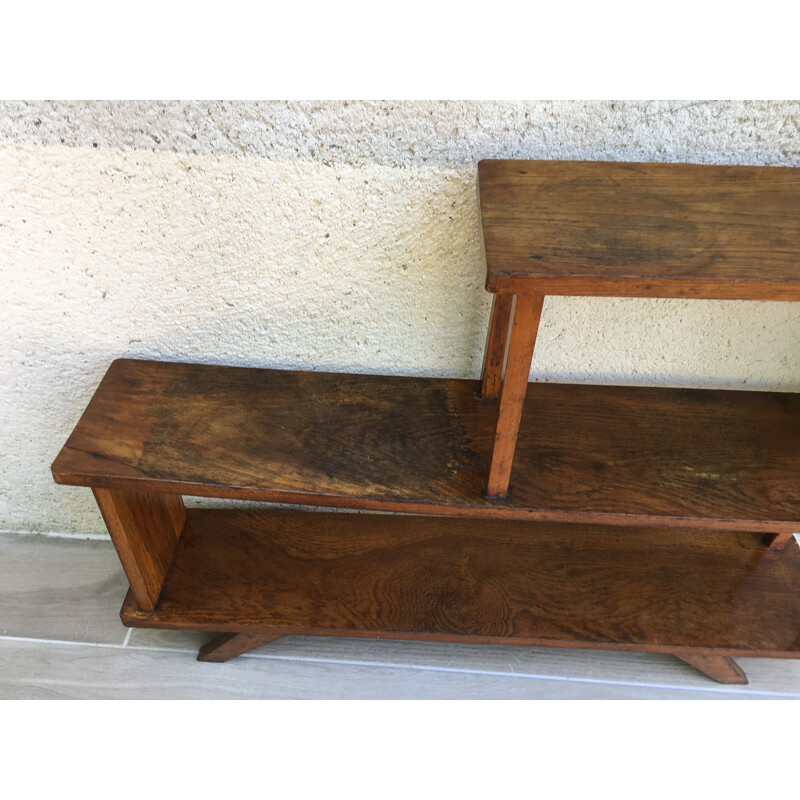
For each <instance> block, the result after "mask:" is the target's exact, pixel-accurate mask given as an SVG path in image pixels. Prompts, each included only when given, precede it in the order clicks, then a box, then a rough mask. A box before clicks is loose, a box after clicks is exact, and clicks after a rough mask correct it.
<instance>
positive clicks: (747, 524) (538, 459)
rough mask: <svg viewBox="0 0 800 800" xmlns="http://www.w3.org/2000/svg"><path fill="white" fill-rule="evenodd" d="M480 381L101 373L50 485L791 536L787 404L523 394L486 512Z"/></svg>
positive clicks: (676, 396)
mask: <svg viewBox="0 0 800 800" xmlns="http://www.w3.org/2000/svg"><path fill="white" fill-rule="evenodd" d="M478 390H479V383H478V382H477V381H465V380H444V379H429V378H404V377H382V376H374V375H373V376H365V375H344V374H330V373H314V372H291V371H280V370H256V369H244V368H238V367H221V366H204V365H195V364H175V363H164V362H154V361H134V360H120V361H116V362H114V364H112V366H111V367H110V369H109V371H108V374H107V375H106V377H105V378H104V379H103V381H102V383H101V385H100V387H99V388H98V390H97V392H96V393H95V396H94V397H93V398H92V401H91V402H90V404H89V407H88V408H87V410H86V412H85V413H84V415H83V417H82V418H81V420H80V422H79V423H78V425H77V427H76V428H75V430H74V432H73V434H72V435H71V436H70V438H69V440H68V442H67V444H66V445H65V447H64V448H63V450H62V452H61V453H60V454H59V456H58V457H57V458H56V460H55V462H54V464H53V474H54V476H55V479H56V481H57V482H59V483H65V484H73V485H79V486H92V487H95V488H117V489H124V490H126V491H153V492H168V493H175V494H180V493H183V494H192V495H198V496H207V497H230V498H239V499H251V500H270V501H277V502H289V503H298V502H299V503H310V504H318V505H335V506H338V507H344V508H362V509H371V510H384V511H407V512H417V513H420V512H424V513H433V514H445V515H451V516H461V515H468V516H473V517H475V516H483V517H502V518H506V519H528V520H534V519H550V520H556V521H571V522H587V523H601V524H620V525H643V524H648V525H659V526H673V527H679V528H707V529H712V528H715V529H718V530H731V529H738V530H752V531H759V532H761V533H767V532H775V533H793V532H796V531H800V522H798V521H800V494H799V493H798V491H797V481H796V479H795V476H796V475H798V474H800V395H798V394H791V393H769V392H741V391H719V390H686V389H654V388H644V387H619V386H589V385H575V384H573V385H569V384H542V383H531V384H529V385H528V387H527V396H526V400H525V409H524V413H523V414H522V418H521V423H520V431H519V439H518V445H517V451H516V456H515V461H514V467H513V472H512V478H511V491H510V493H509V495H508V498H507V499H506V500H505V501H503V502H498V501H493V500H487V499H486V498H484V497H483V492H484V489H485V479H486V471H487V465H488V463H489V454H490V448H491V443H492V438H493V435H494V427H495V419H496V415H497V406H496V405H491V404H486V403H483V402H481V400H480V399H479V397H478Z"/></svg>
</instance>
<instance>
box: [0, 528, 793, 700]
mask: <svg viewBox="0 0 800 800" xmlns="http://www.w3.org/2000/svg"><path fill="white" fill-rule="evenodd" d="M126 590H127V583H126V581H125V576H124V575H123V573H122V570H121V568H120V566H119V561H118V560H117V556H116V553H115V552H114V549H113V547H112V545H111V543H110V542H105V541H88V540H80V539H59V538H53V537H45V536H20V535H16V534H0V698H1V699H12V698H19V699H33V698H52V699H55V698H86V699H114V698H119V699H126V698H134V699H180V698H191V699H204V698H208V699H212V698H228V699H234V698H252V699H273V698H274V699H304V698H309V699H335V698H341V699H361V698H365V699H394V698H396V699H412V698H416V699H450V698H453V699H482V698H486V699H637V700H639V699H642V700H644V699H666V700H670V699H674V700H678V699H695V700H701V699H702V700H715V699H717V700H720V699H737V698H738V699H762V700H763V699H769V698H776V699H781V698H783V699H796V698H800V661H794V660H791V661H789V660H773V659H753V658H750V659H746V658H743V659H739V663H740V664H741V666H742V667H743V668H744V670H745V672H746V673H747V675H748V678H749V679H750V683H749V685H747V686H720V685H719V684H716V683H714V682H713V681H711V680H709V679H708V678H706V677H705V676H703V675H701V674H700V673H698V672H696V671H695V670H694V669H692V668H691V667H689V666H688V665H686V664H683V663H682V662H680V661H678V660H677V659H675V658H673V657H671V656H666V655H657V654H644V653H615V652H602V651H590V650H559V649H553V648H538V647H502V646H488V645H464V644H443V643H433V642H430V643H429V642H403V641H375V640H358V639H340V638H334V637H303V636H289V637H285V638H284V639H280V640H278V641H276V642H274V643H272V644H270V645H268V646H266V647H263V648H261V649H260V650H257V651H254V652H253V653H250V654H247V655H245V656H241V657H240V658H238V659H235V660H233V661H231V662H228V663H226V664H201V663H199V662H197V661H196V660H195V659H196V656H197V650H198V648H199V647H200V645H201V644H203V643H204V642H205V641H207V640H208V639H209V638H210V637H209V636H208V635H206V634H197V633H188V632H180V631H149V630H141V629H139V630H129V629H126V628H125V627H123V625H122V623H121V622H120V621H119V616H118V613H119V608H120V605H121V604H122V599H123V597H124V596H125V592H126Z"/></svg>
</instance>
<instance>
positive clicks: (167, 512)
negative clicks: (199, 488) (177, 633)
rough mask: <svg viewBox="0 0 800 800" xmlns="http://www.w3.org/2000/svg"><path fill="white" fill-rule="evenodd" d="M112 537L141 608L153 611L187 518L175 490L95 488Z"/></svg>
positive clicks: (95, 495) (98, 502)
mask: <svg viewBox="0 0 800 800" xmlns="http://www.w3.org/2000/svg"><path fill="white" fill-rule="evenodd" d="M93 491H94V497H95V500H96V501H97V505H98V506H99V507H100V513H101V514H102V515H103V519H104V520H105V523H106V527H107V528H108V532H109V534H110V535H111V541H112V542H113V543H114V547H115V548H116V549H117V554H118V555H119V560H120V561H121V562H122V568H123V569H124V570H125V575H126V576H127V578H128V582H129V583H130V585H131V589H132V590H133V594H134V596H135V597H136V602H137V603H138V604H139V608H141V609H142V611H153V610H154V609H155V607H156V605H157V604H158V598H159V595H160V594H161V587H162V586H163V585H164V579H165V578H166V576H167V571H168V570H169V567H170V564H171V563H172V556H173V555H174V553H175V548H176V547H177V545H178V539H179V538H180V535H181V532H182V531H183V526H184V523H185V522H186V509H185V508H184V506H183V498H182V497H181V496H180V495H178V494H156V493H155V492H120V491H116V490H111V489H94V490H93Z"/></svg>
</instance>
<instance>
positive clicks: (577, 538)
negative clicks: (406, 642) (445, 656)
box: [121, 510, 800, 657]
mask: <svg viewBox="0 0 800 800" xmlns="http://www.w3.org/2000/svg"><path fill="white" fill-rule="evenodd" d="M799 583H800V551H798V550H797V548H787V550H786V551H784V552H783V553H776V552H774V551H772V550H770V549H769V548H765V547H764V545H763V544H762V542H761V539H760V536H758V535H755V534H745V533H741V534H735V533H727V534H724V533H721V532H714V533H707V532H706V533H693V532H690V531H655V530H651V529H633V530H631V529H625V530H622V529H612V528H602V527H592V526H566V525H557V524H542V523H539V524H535V523H521V522H513V521H512V522H508V521H500V520H467V519H458V518H456V519H454V518H444V517H430V516H426V517H421V516H412V515H369V514H345V513H331V512H291V511H281V512H279V511H230V510H189V512H188V518H187V525H186V528H185V530H184V535H183V536H182V537H181V540H180V542H179V544H178V550H177V553H176V556H175V560H174V562H173V565H172V568H171V569H170V572H169V575H168V576H167V581H166V584H165V586H164V590H163V592H162V596H161V600H160V602H159V606H158V608H157V609H156V610H155V611H154V612H145V611H140V610H139V609H138V607H137V606H136V603H135V600H134V599H133V596H132V594H130V593H129V595H128V598H127V599H126V601H125V604H124V606H123V609H122V612H121V613H122V619H123V622H124V623H125V624H126V625H131V626H142V627H154V628H158V627H163V628H186V629H195V630H209V631H229V632H246V633H267V634H281V633H282V634H290V633H304V634H313V633H317V634H328V635H341V636H365V637H370V636H372V637H381V638H392V637H393V638H421V639H431V640H449V641H475V642H486V643H489V642H493V643H502V642H510V643H516V644H540V645H541V644H546V645H549V646H564V647H600V648H611V649H614V648H618V649H632V650H654V651H662V652H671V653H676V654H678V655H680V654H681V652H682V649H684V648H685V649H686V651H687V652H689V653H690V654H700V655H703V654H707V655H715V654H722V655H737V654H738V655H761V656H771V657H800V594H798V592H797V586H798V584H799ZM719 651H722V652H721V653H720V652H719Z"/></svg>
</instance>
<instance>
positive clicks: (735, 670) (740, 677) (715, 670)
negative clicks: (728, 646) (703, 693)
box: [673, 654, 747, 685]
mask: <svg viewBox="0 0 800 800" xmlns="http://www.w3.org/2000/svg"><path fill="white" fill-rule="evenodd" d="M673 655H674V654H673ZM675 658H679V659H680V660H681V661H685V662H686V663H687V664H691V665H692V666H693V667H694V668H695V669H697V670H700V672H702V673H703V675H708V677H709V678H711V680H714V681H716V682H717V683H731V684H733V683H735V684H739V685H743V684H746V683H747V675H745V674H744V670H743V669H742V668H741V667H740V666H739V665H738V664H737V663H736V662H735V661H734V660H733V659H732V658H731V657H730V656H689V655H679V656H678V655H676V656H675Z"/></svg>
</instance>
